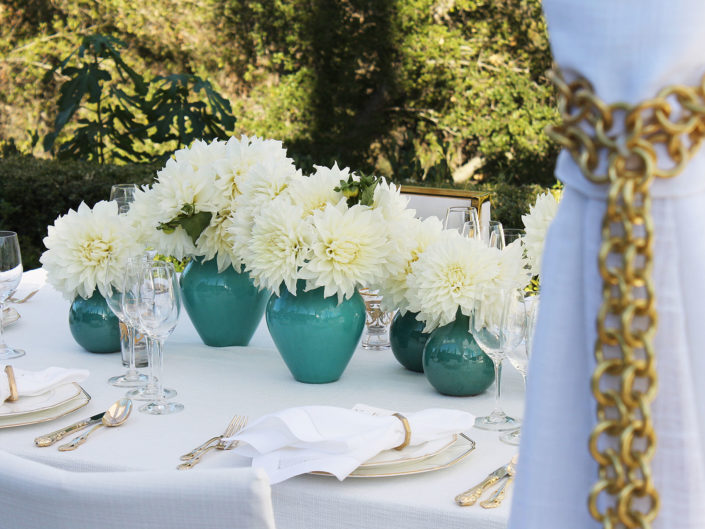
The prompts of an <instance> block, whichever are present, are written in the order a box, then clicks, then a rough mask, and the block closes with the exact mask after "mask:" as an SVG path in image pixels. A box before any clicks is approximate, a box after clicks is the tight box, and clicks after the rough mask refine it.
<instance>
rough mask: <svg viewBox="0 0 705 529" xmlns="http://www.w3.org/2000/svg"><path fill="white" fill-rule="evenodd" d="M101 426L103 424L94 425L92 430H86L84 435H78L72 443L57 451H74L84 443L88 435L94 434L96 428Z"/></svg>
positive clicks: (62, 446)
mask: <svg viewBox="0 0 705 529" xmlns="http://www.w3.org/2000/svg"><path fill="white" fill-rule="evenodd" d="M101 426H103V423H102V422H101V423H99V424H96V425H95V426H94V427H93V428H91V429H90V430H88V431H87V432H86V433H84V434H83V435H79V436H78V437H76V438H75V439H74V440H73V441H71V442H70V443H66V444H65V445H61V446H60V447H59V450H60V451H62V452H67V451H69V450H76V448H78V447H79V446H81V445H82V444H83V443H85V442H86V439H88V436H89V435H91V434H92V433H93V432H95V431H96V430H97V429H98V428H100V427H101Z"/></svg>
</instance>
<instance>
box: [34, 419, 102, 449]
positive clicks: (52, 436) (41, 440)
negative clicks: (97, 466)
mask: <svg viewBox="0 0 705 529" xmlns="http://www.w3.org/2000/svg"><path fill="white" fill-rule="evenodd" d="M91 422H92V421H90V420H88V421H81V422H77V423H75V424H72V425H71V426H67V427H66V428H62V429H61V430H57V431H55V432H51V433H48V434H46V435H40V436H39V437H37V438H36V439H35V440H34V444H35V445H37V446H51V445H53V444H54V443H55V442H57V441H61V440H62V439H63V438H64V437H66V436H67V435H69V434H70V433H73V432H76V431H78V430H80V429H81V428H85V427H86V426H88V425H89V424H91Z"/></svg>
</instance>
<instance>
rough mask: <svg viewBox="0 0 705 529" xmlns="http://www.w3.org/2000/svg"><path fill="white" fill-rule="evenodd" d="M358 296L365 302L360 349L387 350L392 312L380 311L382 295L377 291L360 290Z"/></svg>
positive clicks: (389, 344) (389, 345)
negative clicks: (363, 330) (363, 326)
mask: <svg viewBox="0 0 705 529" xmlns="http://www.w3.org/2000/svg"><path fill="white" fill-rule="evenodd" d="M360 295H361V296H362V299H363V300H364V301H365V332H364V334H363V336H362V342H361V345H362V348H363V349H370V350H374V351H383V350H386V349H389V348H390V347H391V346H392V344H391V342H390V341H389V328H390V327H391V325H392V318H393V317H394V313H393V312H386V311H384V310H382V295H381V294H380V293H379V290H370V289H369V288H361V289H360Z"/></svg>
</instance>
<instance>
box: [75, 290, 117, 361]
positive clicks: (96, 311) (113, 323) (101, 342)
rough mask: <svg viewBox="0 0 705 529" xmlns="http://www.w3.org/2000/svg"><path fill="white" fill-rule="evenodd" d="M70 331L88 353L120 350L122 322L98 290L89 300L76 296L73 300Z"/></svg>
mask: <svg viewBox="0 0 705 529" xmlns="http://www.w3.org/2000/svg"><path fill="white" fill-rule="evenodd" d="M69 329H71V334H72V335H73V339H74V340H76V342H77V343H78V345H80V346H81V347H83V348H84V349H85V350H86V351H90V352H91V353H116V352H118V351H119V350H120V321H119V320H118V319H117V316H115V314H113V311H112V310H110V307H108V304H107V303H106V302H105V298H104V297H103V296H102V295H101V294H100V292H98V290H96V291H95V292H94V293H93V295H92V296H91V297H90V298H88V299H83V298H82V297H81V296H76V298H75V299H74V300H73V302H72V303H71V308H70V309H69Z"/></svg>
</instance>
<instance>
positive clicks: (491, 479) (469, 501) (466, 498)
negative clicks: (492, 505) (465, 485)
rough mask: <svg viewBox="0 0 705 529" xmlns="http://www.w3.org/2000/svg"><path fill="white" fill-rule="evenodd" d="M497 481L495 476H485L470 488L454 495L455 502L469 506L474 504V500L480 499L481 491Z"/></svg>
mask: <svg viewBox="0 0 705 529" xmlns="http://www.w3.org/2000/svg"><path fill="white" fill-rule="evenodd" d="M497 481H499V478H498V477H497V476H493V475H490V476H487V477H486V478H485V479H484V480H483V481H482V482H481V483H479V484H478V485H475V486H474V487H472V488H471V489H468V490H466V491H465V492H461V493H460V494H458V495H457V496H456V497H455V503H457V504H458V505H460V506H462V507H469V506H470V505H475V502H477V500H479V499H480V496H482V493H483V492H485V491H486V490H487V489H488V488H489V487H491V486H492V485H494V484H495V483H497Z"/></svg>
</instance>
